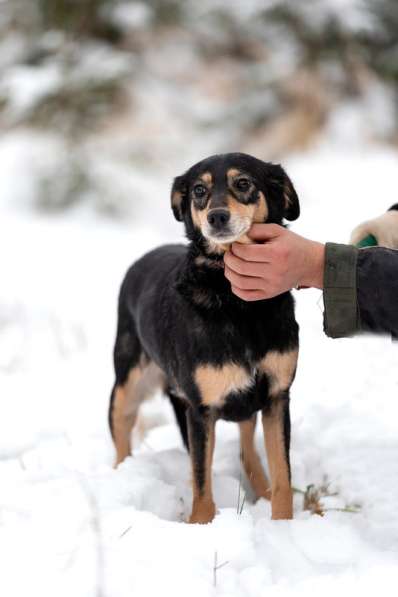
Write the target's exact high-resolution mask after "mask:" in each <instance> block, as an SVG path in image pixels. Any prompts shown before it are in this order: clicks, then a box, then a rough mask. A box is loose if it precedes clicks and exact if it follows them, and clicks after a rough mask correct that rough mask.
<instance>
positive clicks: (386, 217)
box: [350, 210, 398, 249]
mask: <svg viewBox="0 0 398 597" xmlns="http://www.w3.org/2000/svg"><path fill="white" fill-rule="evenodd" d="M370 234H371V235H372V236H374V237H375V238H376V240H377V243H378V245H379V246H380V247H387V248H388V249H398V211H396V210H392V211H387V212H386V213H385V214H383V215H381V216H379V217H378V218H374V219H373V220H368V221H366V222H362V224H360V225H359V226H357V227H356V228H355V229H354V230H353V231H352V233H351V240H350V243H351V244H352V245H356V244H358V243H359V242H360V241H361V240H363V239H364V238H366V237H367V236H369V235H370Z"/></svg>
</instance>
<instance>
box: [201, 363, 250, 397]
mask: <svg viewBox="0 0 398 597" xmlns="http://www.w3.org/2000/svg"><path fill="white" fill-rule="evenodd" d="M195 383H196V385H197V386H198V389H199V391H200V394H201V399H202V404H204V405H205V406H221V405H222V404H223V402H224V399H225V398H226V396H227V395H228V394H229V393H231V392H239V391H240V390H245V389H247V388H248V387H250V385H251V384H252V383H253V377H252V376H251V375H250V374H249V373H248V372H247V371H246V370H245V369H244V368H243V367H240V366H239V365H234V364H232V363H230V364H226V365H222V366H221V367H214V366H213V365H201V366H200V367H198V368H197V369H196V371H195Z"/></svg>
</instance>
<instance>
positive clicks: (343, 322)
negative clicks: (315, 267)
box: [323, 243, 360, 338]
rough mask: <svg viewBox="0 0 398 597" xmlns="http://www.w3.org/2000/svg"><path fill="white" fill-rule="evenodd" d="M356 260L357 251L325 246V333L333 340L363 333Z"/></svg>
mask: <svg viewBox="0 0 398 597" xmlns="http://www.w3.org/2000/svg"><path fill="white" fill-rule="evenodd" d="M357 260H358V249H357V248H355V247H353V246H350V245H338V244H335V243H326V250H325V273H324V280H323V285H324V288H323V302H324V305H325V311H324V331H325V334H326V335H327V336H330V337H331V338H343V337H347V336H352V335H353V334H355V333H356V332H358V331H359V330H360V322H359V311H358V301H357Z"/></svg>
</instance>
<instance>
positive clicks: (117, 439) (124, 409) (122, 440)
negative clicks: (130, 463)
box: [112, 367, 141, 466]
mask: <svg viewBox="0 0 398 597" xmlns="http://www.w3.org/2000/svg"><path fill="white" fill-rule="evenodd" d="M140 377H141V370H140V369H139V367H136V368H134V369H132V370H131V371H130V373H129V376H128V379H127V381H126V383H125V384H124V385H123V386H116V388H115V396H114V399H113V408H112V430H113V440H114V443H115V447H116V462H115V466H117V465H118V464H120V463H121V462H123V460H124V459H125V458H127V456H130V454H131V438H130V436H131V430H132V428H133V426H134V423H135V421H136V417H137V410H138V405H137V408H135V409H134V408H132V406H133V404H134V400H132V395H133V393H134V387H135V385H136V383H137V381H138V380H139V378H140ZM129 398H130V400H129Z"/></svg>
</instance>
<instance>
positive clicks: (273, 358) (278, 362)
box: [258, 348, 298, 396]
mask: <svg viewBox="0 0 398 597" xmlns="http://www.w3.org/2000/svg"><path fill="white" fill-rule="evenodd" d="M297 358H298V350H297V349H296V348H295V349H294V350H289V351H287V352H277V351H276V350H271V351H270V352H268V353H267V354H266V356H265V358H264V359H262V360H261V361H260V363H259V365H258V370H259V371H260V372H262V373H265V374H266V375H267V376H268V377H269V379H270V382H271V387H270V395H271V396H275V395H276V394H279V393H280V392H282V391H284V390H287V389H288V388H289V387H290V385H291V383H292V381H293V378H294V374H295V372H296V367H297Z"/></svg>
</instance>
